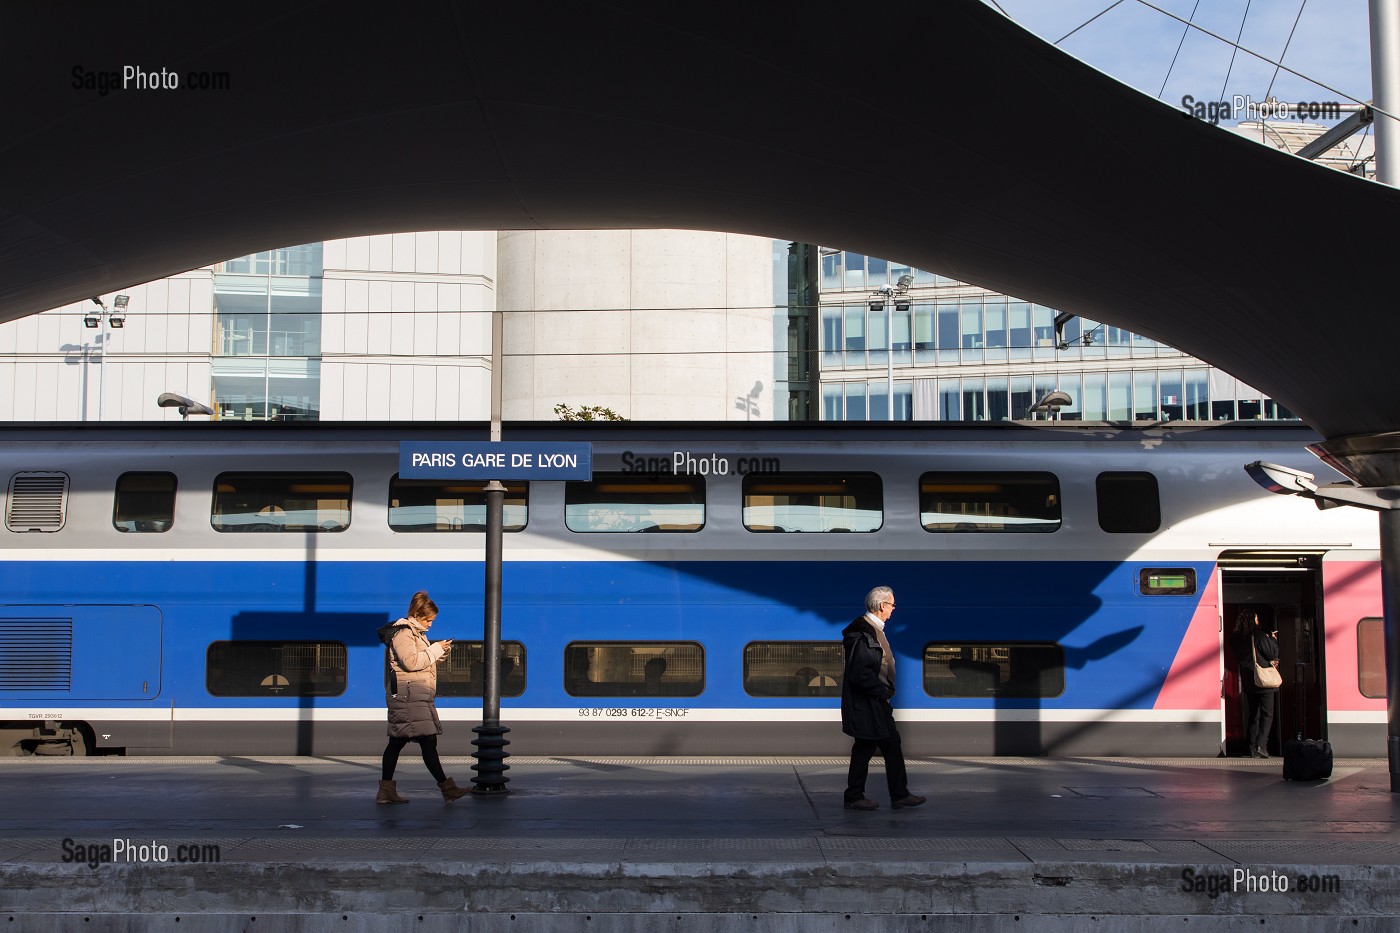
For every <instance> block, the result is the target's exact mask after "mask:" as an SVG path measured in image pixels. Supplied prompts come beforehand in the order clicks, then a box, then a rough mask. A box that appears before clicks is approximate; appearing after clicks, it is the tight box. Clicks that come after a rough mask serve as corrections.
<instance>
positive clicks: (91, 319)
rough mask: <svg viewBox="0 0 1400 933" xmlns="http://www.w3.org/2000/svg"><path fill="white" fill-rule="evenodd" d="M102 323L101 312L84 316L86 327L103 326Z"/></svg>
mask: <svg viewBox="0 0 1400 933" xmlns="http://www.w3.org/2000/svg"><path fill="white" fill-rule="evenodd" d="M93 300H94V301H96V300H97V299H95V298H94V299H93ZM101 323H102V312H100V311H90V312H88V313H87V314H84V315H83V326H84V327H97V326H99V325H101Z"/></svg>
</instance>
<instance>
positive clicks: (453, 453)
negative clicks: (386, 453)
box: [399, 441, 593, 480]
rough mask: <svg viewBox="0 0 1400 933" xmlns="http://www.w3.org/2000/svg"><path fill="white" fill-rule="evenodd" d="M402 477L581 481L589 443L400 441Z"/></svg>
mask: <svg viewBox="0 0 1400 933" xmlns="http://www.w3.org/2000/svg"><path fill="white" fill-rule="evenodd" d="M399 477H400V478H402V479H449V480H451V479H484V480H492V479H495V480H587V479H592V478H593V445H592V444H587V443H506V442H500V441H498V442H496V443H492V442H490V441H479V442H473V441H400V442H399Z"/></svg>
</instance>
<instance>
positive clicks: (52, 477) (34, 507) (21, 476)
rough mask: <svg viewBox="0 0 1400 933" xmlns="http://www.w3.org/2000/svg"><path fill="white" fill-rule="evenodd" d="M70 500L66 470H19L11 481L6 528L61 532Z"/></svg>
mask: <svg viewBox="0 0 1400 933" xmlns="http://www.w3.org/2000/svg"><path fill="white" fill-rule="evenodd" d="M67 502H68V474H67V473H16V474H15V475H14V477H13V478H12V479H11V480H10V505H9V508H8V509H7V510H6V511H5V527H6V528H9V529H10V530H11V531H58V530H59V529H60V528H62V527H63V519H64V512H65V506H66V504H67Z"/></svg>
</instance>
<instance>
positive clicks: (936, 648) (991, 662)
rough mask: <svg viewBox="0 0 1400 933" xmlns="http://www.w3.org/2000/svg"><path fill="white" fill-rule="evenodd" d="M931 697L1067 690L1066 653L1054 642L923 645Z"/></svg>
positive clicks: (1036, 695)
mask: <svg viewBox="0 0 1400 933" xmlns="http://www.w3.org/2000/svg"><path fill="white" fill-rule="evenodd" d="M924 692H925V693H927V694H928V695H929V696H931V697H986V698H989V699H994V700H1009V699H1043V698H1046V697H1057V696H1059V695H1060V694H1062V693H1064V692H1065V651H1064V648H1062V647H1061V646H1060V645H1058V644H1055V643H1052V642H1042V643H1038V644H1035V643H1022V644H1015V643H1002V644H998V643H994V642H935V643H933V644H929V645H926V646H925V647H924Z"/></svg>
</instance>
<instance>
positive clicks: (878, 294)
mask: <svg viewBox="0 0 1400 933" xmlns="http://www.w3.org/2000/svg"><path fill="white" fill-rule="evenodd" d="M913 284H914V276H913V274H912V273H909V272H906V273H904V274H903V275H901V276H900V277H899V278H898V279H896V280H895V284H893V285H882V286H880V287H879V288H877V289H875V291H874V293H873V294H872V295H871V296H870V302H869V303H870V310H871V312H873V313H875V314H879V313H880V310H881V309H884V312H885V420H887V421H893V420H895V418H894V312H895V311H896V310H898V311H899V313H900V314H908V313H909V299H908V298H907V297H905V296H906V295H908V294H909V286H910V285H913Z"/></svg>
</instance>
